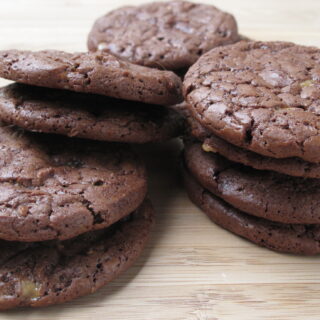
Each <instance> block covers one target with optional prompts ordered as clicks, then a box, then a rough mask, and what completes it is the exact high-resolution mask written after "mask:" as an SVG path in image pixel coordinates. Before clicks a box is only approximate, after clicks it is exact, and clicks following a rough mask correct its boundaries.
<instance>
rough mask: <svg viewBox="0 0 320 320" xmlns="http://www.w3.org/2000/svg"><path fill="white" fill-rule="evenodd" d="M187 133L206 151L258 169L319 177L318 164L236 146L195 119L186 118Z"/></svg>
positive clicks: (319, 169) (319, 168)
mask: <svg viewBox="0 0 320 320" xmlns="http://www.w3.org/2000/svg"><path fill="white" fill-rule="evenodd" d="M187 122H188V125H189V129H190V130H189V131H190V132H189V134H191V135H192V136H193V137H196V138H197V139H198V140H200V141H202V142H203V144H202V149H203V150H204V151H206V152H214V153H219V154H221V155H222V156H224V157H225V158H227V159H229V160H231V161H234V162H239V163H242V164H244V165H246V166H249V167H252V168H255V169H258V170H271V171H276V172H279V173H282V174H287V175H289V176H295V177H305V178H318V179H319V178H320V164H317V163H312V162H308V161H304V160H302V159H299V158H284V159H276V158H271V157H267V156H262V155H260V154H258V153H255V152H252V151H249V150H246V149H243V148H240V147H237V146H235V145H233V144H231V143H229V142H227V141H225V140H223V139H221V138H219V137H218V136H216V135H214V134H212V133H211V132H210V131H209V130H207V129H206V128H204V127H203V126H202V125H201V124H200V123H199V122H198V121H197V120H195V119H193V118H191V117H190V118H188V119H187Z"/></svg>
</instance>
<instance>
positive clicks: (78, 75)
mask: <svg viewBox="0 0 320 320" xmlns="http://www.w3.org/2000/svg"><path fill="white" fill-rule="evenodd" d="M0 77H3V78H6V79H9V80H14V81H17V82H21V83H26V84H31V85H36V86H40V87H48V88H55V89H67V90H71V91H78V92H85V93H96V94H101V95H105V96H110V97H113V98H119V99H125V100H134V101H141V102H145V103H150V104H159V105H170V104H175V103H179V102H180V101H181V100H182V98H181V80H180V78H179V77H178V76H177V75H175V74H174V73H173V72H171V71H160V70H154V69H149V68H146V67H142V66H137V65H134V64H131V63H129V62H125V61H122V60H120V59H118V58H116V57H114V56H112V55H111V54H108V53H101V52H100V53H66V52H62V51H55V50H47V51H38V52H32V51H19V50H7V51H0Z"/></svg>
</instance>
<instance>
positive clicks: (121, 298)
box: [0, 0, 320, 320]
mask: <svg viewBox="0 0 320 320" xmlns="http://www.w3.org/2000/svg"><path fill="white" fill-rule="evenodd" d="M203 2H207V3H214V4H215V5H217V6H218V7H220V8H222V9H225V10H227V11H230V12H232V13H233V14H235V16H236V17H237V19H238V22H239V27H240V31H241V33H243V34H245V35H247V36H248V37H250V38H253V39H261V40H289V41H295V42H297V43H301V44H308V45H316V46H319V47H320V1H319V0H303V1H301V0H291V1H289V0H285V1H284V0H281V1H280V0H256V1H253V0H242V1H236V0H217V1H214V2H213V1H210V0H208V1H203ZM138 3H140V1H138V0H137V1H136V0H131V1H130V0H117V1H116V0H28V1H23V0H1V1H0V48H1V49H9V48H17V49H31V50H38V49H47V48H53V49H62V50H69V51H78V50H80V51H81V50H85V49H86V36H87V33H88V31H89V29H90V27H91V24H92V23H93V21H94V19H95V18H96V17H98V16H100V15H102V14H104V13H105V12H106V11H108V10H110V9H112V8H115V7H117V6H120V5H125V4H138ZM5 83H7V82H6V81H3V80H0V84H1V85H3V84H5ZM180 148H181V146H180V144H179V143H178V142H172V143H169V144H163V145H155V146H152V147H140V149H141V152H142V153H143V154H144V155H145V156H146V158H147V160H148V166H149V171H150V196H151V198H152V200H153V202H154V204H155V207H156V210H157V225H156V227H155V230H154V233H153V237H152V239H151V241H150V243H149V245H148V247H147V249H146V250H145V252H144V254H143V256H142V257H141V258H140V259H139V261H138V262H137V263H136V264H135V266H134V267H133V268H131V269H130V270H129V271H128V272H127V273H125V274H123V275H122V276H121V277H120V278H119V279H118V280H116V281H114V282H112V283H111V284H109V285H108V286H106V287H105V288H103V289H101V290H100V291H99V292H97V293H96V294H93V295H91V296H87V297H83V298H80V299H77V300H75V301H73V302H70V303H66V304H64V305H60V306H53V307H49V308H45V309H23V310H19V311H10V312H6V313H1V314H0V319H15V320H16V319H17V320H18V319H23V320H26V319H32V320H38V319H43V320H50V319H63V320H70V319H72V320H75V319H77V320H78V319H79V320H80V319H94V320H99V319H108V320H117V319H118V320H131V319H132V320H138V319H139V320H143V319H148V320H149V319H163V320H173V319H188V320H189V319H190V320H239V319H245V320H251V319H252V320H260V319H272V320H274V319H281V320H284V319H294V320H296V319H304V320H308V319H310V320H317V319H320V268H319V264H320V260H319V259H320V258H318V257H311V258H310V257H309V258H305V257H295V256H290V255H283V254H277V253H273V252H271V251H268V250H266V249H262V248H259V247H257V246H255V245H252V244H251V243H249V242H247V241H245V240H242V239H240V238H238V237H236V236H234V235H232V234H230V233H228V232H226V231H224V230H222V229H220V228H219V227H217V226H215V225H214V224H213V223H211V222H210V221H209V220H208V219H207V218H206V216H205V215H204V214H202V213H201V212H200V211H199V210H198V209H197V208H196V207H195V206H193V205H192V204H191V203H190V201H189V200H188V198H187V197H186V194H185V192H184V190H183V187H182V186H181V184H180V183H179V178H178V169H177V159H178V156H179V150H180ZM0 254H1V253H0Z"/></svg>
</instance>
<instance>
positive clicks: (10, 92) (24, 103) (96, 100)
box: [0, 84, 183, 143]
mask: <svg viewBox="0 0 320 320" xmlns="http://www.w3.org/2000/svg"><path fill="white" fill-rule="evenodd" d="M0 120H1V121H3V122H5V123H7V124H13V125H16V126H19V127H20V128H23V129H26V130H28V131H37V132H46V133H55V134H61V135H67V136H70V137H80V138H87V139H93V140H103V141H112V142H126V143H146V142H157V141H165V140H168V139H170V138H173V137H176V136H178V135H180V134H181V131H182V128H183V119H182V117H181V116H180V115H179V114H178V113H177V112H175V111H174V110H172V109H169V108H166V107H162V106H149V105H145V104H144V103H139V102H132V101H125V100H118V99H113V98H108V97H104V96H100V95H91V94H83V93H74V92H68V91H64V90H55V89H47V88H41V87H34V86H27V85H23V84H12V85H9V86H7V87H4V88H1V89H0Z"/></svg>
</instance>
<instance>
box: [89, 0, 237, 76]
mask: <svg viewBox="0 0 320 320" xmlns="http://www.w3.org/2000/svg"><path fill="white" fill-rule="evenodd" d="M238 40H239V35H238V30H237V23H236V21H235V19H234V17H233V16H232V15H231V14H229V13H226V12H223V11H221V10H219V9H217V8H216V7H214V6H211V5H205V4H195V3H191V2H187V1H168V2H154V3H149V4H144V5H141V6H136V7H134V6H127V7H122V8H120V9H117V10H114V11H111V12H110V13H107V14H106V15H105V16H103V17H101V18H99V19H98V20H97V21H96V22H95V24H94V26H93V28H92V30H91V32H90V34H89V37H88V48H89V50H90V51H96V50H103V51H107V52H110V53H112V54H114V55H115V56H118V57H121V58H123V59H126V60H128V61H131V62H133V63H136V64H140V65H145V66H148V67H155V68H160V69H169V70H178V69H185V68H188V67H190V66H191V65H192V64H193V63H194V62H196V61H197V60H198V58H199V56H201V55H202V54H203V53H205V52H207V51H209V50H210V49H212V48H214V47H218V46H221V45H225V44H229V43H233V42H236V41H238Z"/></svg>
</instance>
